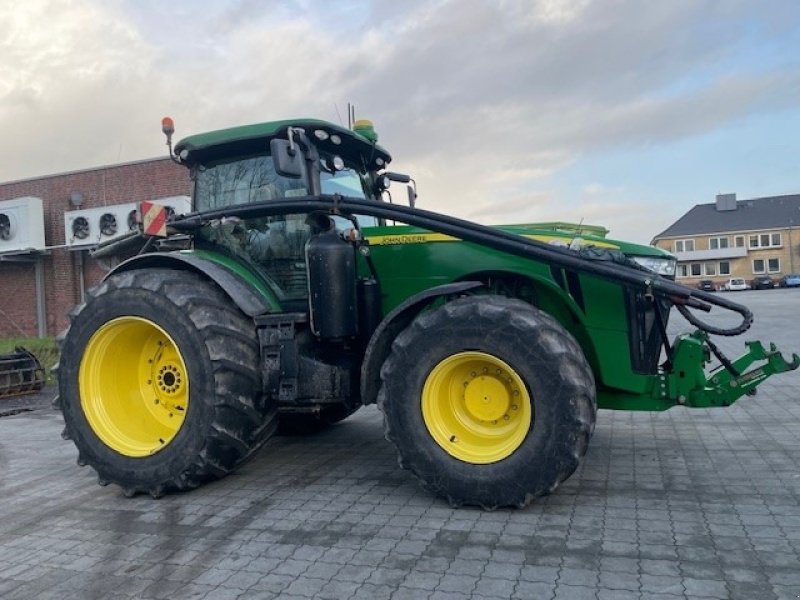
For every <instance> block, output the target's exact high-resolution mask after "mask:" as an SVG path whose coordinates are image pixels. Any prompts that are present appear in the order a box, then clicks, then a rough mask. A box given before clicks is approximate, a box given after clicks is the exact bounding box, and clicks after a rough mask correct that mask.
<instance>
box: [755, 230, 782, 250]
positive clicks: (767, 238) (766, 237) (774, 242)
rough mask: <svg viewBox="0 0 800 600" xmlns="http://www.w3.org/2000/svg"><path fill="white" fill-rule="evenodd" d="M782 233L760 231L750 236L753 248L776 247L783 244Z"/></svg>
mask: <svg viewBox="0 0 800 600" xmlns="http://www.w3.org/2000/svg"><path fill="white" fill-rule="evenodd" d="M781 242H782V240H781V234H780V233H772V234H770V233H760V234H758V235H751V236H750V247H751V248H776V247H778V246H780V245H781Z"/></svg>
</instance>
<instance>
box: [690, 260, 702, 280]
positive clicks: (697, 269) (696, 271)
mask: <svg viewBox="0 0 800 600" xmlns="http://www.w3.org/2000/svg"><path fill="white" fill-rule="evenodd" d="M702 266H703V265H701V264H700V263H692V265H691V268H692V277H700V275H702Z"/></svg>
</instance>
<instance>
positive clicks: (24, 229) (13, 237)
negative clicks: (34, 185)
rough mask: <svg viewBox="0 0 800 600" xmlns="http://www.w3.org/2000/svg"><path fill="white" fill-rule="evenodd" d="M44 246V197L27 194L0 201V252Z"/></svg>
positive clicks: (41, 247)
mask: <svg viewBox="0 0 800 600" xmlns="http://www.w3.org/2000/svg"><path fill="white" fill-rule="evenodd" d="M44 247H45V243H44V211H43V209H42V199H41V198H33V197H30V196H26V197H23V198H15V199H13V200H5V201H3V202H0V253H6V252H21V251H25V250H42V249H44Z"/></svg>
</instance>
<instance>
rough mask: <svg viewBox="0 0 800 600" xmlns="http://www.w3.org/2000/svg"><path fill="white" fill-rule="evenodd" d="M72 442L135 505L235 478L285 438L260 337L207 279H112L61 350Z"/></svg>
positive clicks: (157, 274) (152, 273) (156, 274)
mask: <svg viewBox="0 0 800 600" xmlns="http://www.w3.org/2000/svg"><path fill="white" fill-rule="evenodd" d="M58 375H59V397H60V400H59V402H60V406H61V409H62V412H63V414H64V421H65V425H66V427H65V430H64V436H65V437H67V438H69V439H72V440H73V442H74V443H75V445H76V446H77V448H78V453H79V456H78V463H79V464H88V465H90V466H91V467H92V468H94V469H95V470H96V471H97V473H98V479H99V481H100V483H101V484H107V483H116V484H118V485H120V486H121V487H122V489H123V491H124V492H125V494H126V495H128V496H131V495H134V494H136V493H137V492H148V493H150V494H151V495H153V496H154V497H157V496H160V495H162V494H163V493H165V492H169V491H179V490H188V489H192V488H194V487H197V486H198V485H200V484H201V483H203V482H205V481H208V480H210V479H215V478H219V477H222V476H224V475H227V474H228V473H230V472H231V471H232V470H233V469H234V468H235V467H236V466H237V465H239V464H240V463H241V462H242V461H244V460H246V459H247V458H249V457H250V456H252V455H253V454H254V453H255V452H256V450H258V448H260V447H261V446H262V445H263V443H264V442H265V441H266V440H267V439H268V438H269V437H270V435H271V434H272V433H273V432H274V430H275V423H276V414H277V410H276V407H275V406H274V404H272V403H268V402H267V401H266V399H265V396H264V395H263V394H262V393H261V380H260V376H259V348H258V342H257V339H256V333H255V326H254V325H253V323H252V321H251V320H249V319H248V318H247V317H245V316H244V315H243V314H242V313H241V312H240V311H239V310H238V309H237V308H236V307H235V306H234V305H233V303H232V302H231V301H230V299H229V298H228V297H227V296H225V295H224V294H223V293H222V292H221V291H220V290H219V289H218V288H217V287H216V286H215V285H214V284H213V283H211V282H209V281H207V280H205V279H201V278H200V277H199V276H198V275H195V274H193V273H187V272H182V271H174V270H166V269H163V270H162V269H143V270H139V271H130V272H124V273H121V274H117V275H113V276H111V277H109V278H108V279H107V280H106V281H104V282H103V283H101V284H100V285H99V286H97V287H96V288H94V289H92V290H90V292H89V299H88V301H87V302H86V304H84V305H82V306H80V307H78V308H77V309H76V310H75V311H73V314H72V315H71V325H70V328H69V330H68V331H67V333H66V335H65V337H64V339H63V344H62V348H61V360H60V365H59V372H58Z"/></svg>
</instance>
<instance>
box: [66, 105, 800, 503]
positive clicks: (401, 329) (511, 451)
mask: <svg viewBox="0 0 800 600" xmlns="http://www.w3.org/2000/svg"><path fill="white" fill-rule="evenodd" d="M163 129H164V132H165V133H166V134H167V143H168V145H169V149H170V156H172V158H173V160H175V161H177V162H179V163H180V164H182V165H185V166H186V167H187V168H188V169H189V170H190V173H191V178H192V180H193V182H194V192H193V212H192V213H190V214H188V215H183V216H170V217H169V219H167V222H166V227H164V226H163V223H162V221H163V220H164V217H165V213H164V212H162V211H159V208H158V207H153V206H150V207H148V208H147V209H146V210H145V209H143V211H142V212H143V215H142V216H143V220H144V223H143V226H142V230H141V232H140V233H137V234H135V235H133V236H132V237H130V238H128V239H125V240H122V241H115V242H112V243H110V244H109V245H107V246H105V247H102V248H98V249H97V250H96V254H97V255H106V256H107V255H110V254H115V253H128V254H133V256H132V257H130V258H128V259H126V260H124V261H122V262H120V264H119V265H118V266H117V267H116V268H114V269H113V270H112V271H111V272H110V273H109V274H108V275H107V276H106V277H105V279H104V280H103V281H102V282H101V283H100V284H99V285H98V286H97V287H95V288H94V289H92V290H91V291H90V292H89V293H88V299H87V301H86V303H84V304H82V305H80V306H78V307H76V309H75V310H74V311H73V312H72V313H71V325H70V328H69V329H68V330H67V331H66V332H65V334H64V335H63V336H62V337H61V344H62V348H61V362H60V368H59V371H58V379H59V399H58V405H59V406H60V408H61V410H62V412H63V415H64V420H65V424H66V427H65V429H64V434H63V435H64V437H65V438H68V439H71V440H73V441H74V443H75V444H76V446H77V447H78V452H79V457H78V463H79V464H80V465H85V464H88V465H91V466H92V467H93V468H94V469H95V470H96V471H97V473H98V477H99V482H100V483H101V484H108V483H115V484H118V485H119V486H121V488H122V490H123V491H124V493H125V494H126V495H129V496H131V495H134V494H137V493H140V492H144V493H149V494H151V495H152V496H154V497H158V496H161V495H162V494H164V493H168V492H173V491H181V490H189V489H192V488H195V487H197V486H199V485H200V484H202V483H203V482H205V481H208V480H211V479H215V478H219V477H222V476H224V475H226V474H228V473H230V472H231V471H232V470H233V469H235V468H236V467H237V466H238V465H240V464H241V463H242V462H243V461H245V460H247V459H248V458H249V457H251V456H253V454H254V453H255V452H257V451H258V450H259V448H261V447H262V446H263V444H264V443H265V442H266V441H267V440H268V439H269V438H270V436H271V435H272V434H273V433H274V432H275V431H276V429H277V428H278V427H279V426H280V427H281V428H283V429H286V430H295V431H297V430H313V429H318V428H321V427H324V426H326V425H329V424H332V423H335V422H336V421H339V420H341V419H344V418H346V417H347V416H349V415H351V414H352V413H353V412H354V411H356V410H357V409H358V408H359V407H361V406H364V405H369V404H376V403H377V405H378V406H379V407H380V409H381V410H382V412H383V415H384V427H385V434H386V437H387V439H388V440H389V441H390V442H391V443H392V444H393V445H394V446H395V448H396V449H397V453H398V455H399V462H400V466H402V467H404V468H406V469H409V470H411V471H412V472H413V473H414V474H415V475H416V476H417V477H418V478H419V479H420V480H421V481H422V483H423V484H424V485H425V487H426V488H428V489H429V490H431V491H432V492H433V493H435V494H439V495H441V496H443V497H445V498H446V499H447V500H448V501H449V502H450V503H451V504H453V505H461V504H470V505H478V506H482V507H485V508H494V507H498V506H518V507H521V506H525V505H526V504H528V503H529V502H530V501H531V500H532V499H533V498H536V497H537V496H541V495H544V494H548V493H550V492H552V491H553V490H554V489H556V487H558V485H559V484H560V483H561V482H562V481H564V480H565V479H566V478H567V477H569V476H570V475H571V474H572V473H573V472H574V471H575V469H576V468H577V466H578V464H579V461H580V460H581V457H582V456H583V455H584V454H585V453H586V449H587V446H588V444H589V439H590V438H591V436H592V431H593V429H594V426H595V418H596V414H597V408H598V407H599V408H611V409H623V410H651V411H652V410H665V409H667V408H670V407H672V406H675V405H676V404H680V405H685V406H694V407H710V406H727V405H730V404H731V403H733V402H734V401H735V400H736V399H737V398H739V397H741V396H742V395H743V394H747V393H753V392H754V391H755V387H756V386H757V385H758V384H759V383H760V382H762V381H764V380H765V379H766V378H767V377H769V376H770V375H772V374H774V373H778V372H781V371H787V370H790V369H796V368H797V367H798V365H799V364H800V359H799V358H798V357H797V356H796V355H795V356H793V359H792V361H791V362H789V361H786V360H784V359H783V357H782V356H781V354H780V353H779V352H778V351H777V349H776V348H775V347H774V346H772V347H770V349H769V350H767V349H765V348H764V347H763V346H762V345H761V344H760V343H758V342H748V349H747V351H746V352H745V354H744V355H743V356H741V357H740V358H738V359H736V360H728V359H727V358H726V357H725V356H724V355H723V354H722V353H721V352H720V351H719V349H718V348H717V347H716V345H715V344H714V343H713V342H712V341H711V339H710V338H709V335H710V334H717V335H736V334H739V333H741V332H743V331H744V330H746V329H747V328H748V327H749V325H750V323H751V322H752V315H751V313H750V312H749V311H748V310H747V309H746V308H745V307H743V306H740V305H739V304H736V303H734V302H731V301H730V300H727V299H726V298H720V297H717V296H716V295H713V294H708V293H705V292H702V291H699V290H694V289H689V288H687V287H684V286H682V285H678V284H676V283H675V282H674V281H673V274H674V270H675V259H674V257H672V256H671V255H669V254H666V253H664V252H663V251H661V250H659V249H657V248H653V247H649V246H641V245H636V244H630V243H624V242H620V241H616V240H611V239H607V238H606V237H605V234H606V231H605V230H603V229H602V228H599V227H581V226H569V225H566V224H562V223H547V224H538V225H511V226H503V227H485V226H482V225H478V224H476V223H472V222H468V221H464V220H460V219H456V218H453V217H450V216H446V215H442V214H437V213H434V212H430V211H426V210H421V209H419V208H416V207H415V206H414V201H415V199H416V190H415V184H414V181H413V180H412V179H411V178H410V177H409V176H407V175H403V174H400V173H394V172H390V171H388V170H387V166H388V165H389V162H390V160H391V157H390V155H389V154H388V153H387V151H386V150H384V149H383V148H382V147H381V146H379V145H378V144H377V135H376V134H375V131H374V129H373V128H372V125H371V124H370V123H369V122H356V123H355V124H354V126H353V128H352V129H348V128H344V127H340V126H337V125H335V124H332V123H328V122H325V121H319V120H312V119H298V120H292V121H278V122H270V123H263V124H257V125H251V126H244V127H236V128H232V129H226V130H221V131H214V132H211V133H205V134H201V135H195V136H191V137H188V138H186V139H184V140H182V141H181V142H180V143H178V144H177V145H176V146H175V149H174V152H173V148H172V142H171V135H172V132H173V126H172V123H171V121H170V120H169V119H165V121H164V123H163ZM392 182H394V183H395V184H398V185H400V186H405V189H406V191H407V193H408V206H407V205H406V203H405V202H402V203H393V202H391V196H390V193H389V186H390V184H391V183H392ZM395 187H397V186H395ZM400 189H401V191H403V188H402V187H401V188H400ZM145 212H146V213H147V214H144V213H145ZM154 223H155V224H156V226H155V227H153V224H154ZM398 223H399V224H398ZM159 225H161V227H159ZM159 228H160V229H161V234H162V235H158V234H156V235H149V234H150V233H151V230H152V231H153V232H155V231H156V230H158V229H159ZM164 230H166V235H163V233H164ZM132 250H133V251H132ZM712 305H715V306H717V307H718V308H721V309H725V310H731V311H734V312H736V313H738V314H739V315H740V316H741V324H740V325H738V326H736V327H732V328H728V329H722V328H719V327H714V326H711V325H707V324H705V323H703V322H702V321H701V320H700V319H699V318H698V317H697V312H696V311H698V310H706V311H707V310H710V309H711V307H712ZM672 308H676V309H677V310H679V311H681V313H683V314H684V315H685V316H686V318H687V319H689V321H690V322H691V323H692V324H693V325H695V326H696V327H697V330H696V331H694V332H693V333H690V334H685V335H681V336H678V337H677V338H676V339H675V340H673V341H670V340H669V339H668V338H667V335H666V325H667V319H668V315H669V313H670V311H671V309H672ZM712 354H713V355H716V356H717V358H718V359H719V361H720V362H721V365H720V366H719V367H718V368H716V369H715V370H713V371H711V372H710V373H709V374H708V375H707V374H706V372H705V368H706V366H707V365H708V363H709V362H710V360H711V356H712Z"/></svg>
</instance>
